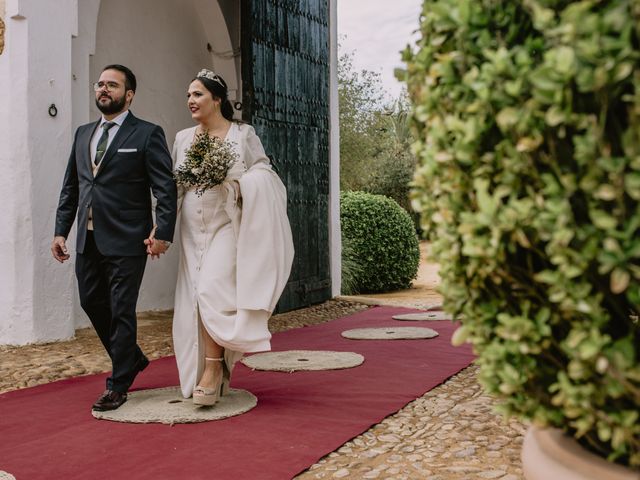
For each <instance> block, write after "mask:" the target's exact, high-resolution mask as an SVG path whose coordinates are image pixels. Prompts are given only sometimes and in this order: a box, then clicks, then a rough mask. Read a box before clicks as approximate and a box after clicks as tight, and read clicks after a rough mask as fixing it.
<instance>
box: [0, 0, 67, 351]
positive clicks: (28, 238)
mask: <svg viewBox="0 0 640 480" xmlns="http://www.w3.org/2000/svg"><path fill="white" fill-rule="evenodd" d="M5 7H6V20H5V21H6V27H7V31H6V40H7V42H6V48H5V51H4V53H3V54H2V55H1V56H0V92H1V95H2V99H1V101H0V104H2V106H3V108H2V109H1V110H0V111H1V112H2V113H1V114H0V115H1V120H0V131H1V132H2V133H1V134H0V145H2V148H0V165H1V168H2V175H0V192H2V196H3V208H2V209H0V221H1V222H2V224H3V227H4V228H3V237H4V241H3V248H2V249H1V250H0V265H1V266H2V269H1V270H0V343H27V342H34V341H43V340H53V339H59V338H68V337H70V336H71V335H73V331H74V329H73V319H72V302H73V300H72V294H73V288H72V271H71V268H70V266H69V265H59V264H56V263H55V262H54V261H53V259H52V258H51V254H50V251H49V248H50V243H51V239H52V236H53V223H54V212H55V206H56V201H55V200H54V199H56V198H57V196H58V191H59V188H60V185H59V182H58V181H55V179H56V178H58V175H56V172H58V171H59V170H60V169H61V168H63V167H62V165H64V163H66V158H67V157H68V148H69V144H70V138H71V135H72V130H71V84H70V82H69V72H70V71H71V36H72V33H74V30H75V19H76V16H75V8H76V1H75V0H60V1H57V2H56V4H55V8H42V7H43V2H42V1H39V0H7V1H6V3H5ZM52 26H55V28H52ZM53 52H55V55H54V54H53ZM51 104H55V105H56V107H57V109H58V114H57V116H56V117H51V116H50V115H49V114H48V113H47V111H48V108H49V105H51Z"/></svg>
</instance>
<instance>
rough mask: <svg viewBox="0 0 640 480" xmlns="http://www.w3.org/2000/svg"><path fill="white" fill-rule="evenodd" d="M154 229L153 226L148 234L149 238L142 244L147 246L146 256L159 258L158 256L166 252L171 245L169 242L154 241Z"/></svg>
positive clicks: (155, 226)
mask: <svg viewBox="0 0 640 480" xmlns="http://www.w3.org/2000/svg"><path fill="white" fill-rule="evenodd" d="M156 228H157V225H154V226H153V229H152V230H151V233H150V234H149V238H146V239H145V241H144V244H145V245H146V246H147V255H150V256H151V258H159V257H160V255H162V254H163V253H164V252H166V251H167V249H168V248H169V245H171V243H170V242H166V241H164V240H156Z"/></svg>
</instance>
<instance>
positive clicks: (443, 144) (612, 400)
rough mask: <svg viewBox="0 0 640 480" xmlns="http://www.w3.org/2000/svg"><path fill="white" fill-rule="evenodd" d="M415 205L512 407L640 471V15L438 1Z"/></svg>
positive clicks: (421, 68) (418, 91)
mask: <svg viewBox="0 0 640 480" xmlns="http://www.w3.org/2000/svg"><path fill="white" fill-rule="evenodd" d="M421 33H422V38H421V39H420V40H419V42H418V49H417V50H416V51H415V52H414V53H413V52H411V51H410V50H409V49H407V51H406V52H405V60H407V80H408V89H409V95H410V98H411V100H412V103H413V112H412V122H413V129H414V134H415V135H416V138H417V140H416V142H415V144H414V151H415V152H416V153H417V155H418V161H419V166H418V169H417V172H416V178H415V190H414V192H413V196H414V204H415V206H416V208H419V209H420V210H421V213H422V220H423V228H424V229H425V230H426V232H427V234H428V238H429V239H430V240H431V242H432V247H433V254H434V256H435V259H436V261H438V263H439V264H440V265H441V269H440V276H441V279H442V282H441V291H442V293H443V295H444V296H445V306H446V308H447V310H448V311H450V312H451V313H454V314H463V316H464V321H463V327H462V328H461V329H460V330H459V331H458V332H457V333H456V335H455V338H454V339H455V341H457V342H461V341H464V340H465V339H466V340H467V341H470V342H471V343H472V344H473V345H474V348H475V350H476V352H477V353H478V354H479V360H478V361H479V363H480V365H481V374H480V380H481V382H482V383H483V385H484V386H485V388H486V389H487V390H488V391H489V392H491V393H493V394H495V395H497V396H499V397H501V409H502V410H503V411H504V412H505V413H506V414H517V415H519V416H520V417H524V418H526V419H531V420H533V421H534V422H536V423H538V424H545V425H551V426H555V427H560V428H562V429H564V430H565V431H566V432H568V433H569V434H572V435H574V436H575V437H576V438H578V439H579V441H580V442H581V443H582V444H583V445H585V446H588V448H591V449H592V450H594V451H596V452H598V453H599V454H600V455H602V456H604V457H608V458H609V459H610V460H615V461H618V462H619V463H622V464H626V465H631V466H634V467H639V466H640V418H639V415H640V365H639V358H638V355H639V350H640V326H639V325H638V322H637V315H638V306H639V304H640V281H639V280H640V231H639V230H640V205H639V200H640V0H611V1H604V0H601V1H599V0H592V1H568V0H563V1H561V0H522V1H517V0H427V1H424V4H423V14H422V17H421Z"/></svg>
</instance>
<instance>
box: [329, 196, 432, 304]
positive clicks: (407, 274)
mask: <svg viewBox="0 0 640 480" xmlns="http://www.w3.org/2000/svg"><path fill="white" fill-rule="evenodd" d="M340 224H341V228H342V242H343V244H344V245H348V246H349V249H350V250H351V253H350V255H351V260H352V261H354V262H356V263H357V264H359V265H360V268H359V271H356V272H354V277H355V278H354V280H353V285H352V287H351V288H352V289H353V290H352V291H354V292H359V293H365V292H386V291H390V290H397V289H400V288H408V287H409V286H411V281H412V280H413V279H415V278H416V275H417V272H418V262H419V260H420V250H419V248H418V238H417V236H416V233H415V230H414V227H413V223H412V221H411V218H410V217H409V214H408V213H407V212H405V211H404V210H403V209H402V208H401V207H400V206H399V205H398V204H397V203H396V202H394V201H393V200H391V199H390V198H387V197H384V196H382V195H372V194H370V193H365V192H342V194H341V195H340ZM343 258H344V257H343Z"/></svg>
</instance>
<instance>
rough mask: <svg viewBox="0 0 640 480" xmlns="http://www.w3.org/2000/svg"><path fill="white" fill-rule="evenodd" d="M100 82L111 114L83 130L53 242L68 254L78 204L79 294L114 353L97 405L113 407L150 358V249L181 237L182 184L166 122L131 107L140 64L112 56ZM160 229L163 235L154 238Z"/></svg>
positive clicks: (57, 254) (105, 110) (156, 251)
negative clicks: (142, 318)
mask: <svg viewBox="0 0 640 480" xmlns="http://www.w3.org/2000/svg"><path fill="white" fill-rule="evenodd" d="M94 90H95V92H96V105H97V107H98V108H99V109H100V111H101V112H102V118H101V119H100V120H98V121H97V122H93V123H89V124H87V125H83V126H81V127H79V128H78V130H77V131H76V133H75V138H74V141H73V146H72V149H71V156H70V157H69V163H68V165H67V170H66V172H65V175H64V181H63V184H62V191H61V193H60V201H59V204H58V210H57V214H56V226H55V236H54V239H53V243H52V245H51V252H52V254H53V256H54V258H55V259H56V260H58V261H59V262H64V261H65V260H67V259H69V253H68V250H67V247H66V244H65V240H66V238H67V236H68V235H69V231H70V230H71V226H72V224H73V222H74V219H75V217H76V212H77V219H78V223H77V229H78V234H77V241H76V250H77V257H76V276H77V278H78V291H79V294H80V304H81V305H82V308H83V310H84V311H85V312H86V313H87V315H88V316H89V319H90V320H91V323H92V324H93V327H94V328H95V330H96V332H97V333H98V336H99V337H100V340H101V341H102V344H103V345H104V347H105V349H106V350H107V353H108V354H109V356H110V357H111V361H112V373H111V376H110V377H109V378H107V389H106V391H105V392H104V393H103V394H102V395H101V396H100V397H99V398H98V400H97V401H96V403H95V404H94V405H93V409H94V410H100V411H104V410H114V409H116V408H118V407H120V406H121V405H122V404H123V403H124V402H125V401H126V400H127V390H128V389H129V387H130V386H131V384H132V383H133V380H134V379H135V377H136V375H137V374H138V373H139V372H141V371H142V370H144V368H145V367H146V366H147V365H148V364H149V360H148V359H147V357H145V355H144V354H143V353H142V350H141V349H140V347H139V346H138V344H137V340H136V331H137V322H136V302H137V299H138V292H139V290H140V283H141V282H142V276H143V273H144V268H145V264H146V261H147V253H149V254H150V255H152V256H158V255H160V254H162V253H164V252H165V251H166V249H167V248H168V247H169V245H170V243H171V240H172V239H173V231H174V227H175V222H176V185H175V182H174V179H173V174H172V161H171V156H170V154H169V150H168V148H167V143H166V140H165V136H164V132H163V131H162V128H160V127H159V126H157V125H154V124H152V123H149V122H145V121H144V120H140V119H138V118H136V117H134V116H133V114H132V113H131V112H130V111H129V105H130V104H131V101H132V100H133V96H134V94H135V91H136V78H135V76H134V74H133V72H131V70H129V69H128V68H127V67H124V66H122V65H109V66H107V67H105V68H104V69H103V71H102V73H101V75H100V79H99V80H98V82H97V83H95V84H94ZM150 191H151V192H152V193H153V196H154V197H155V198H156V200H157V205H156V208H155V217H156V218H155V220H156V225H157V228H156V227H154V225H153V218H152V205H151V195H150ZM152 229H155V240H154V241H153V242H149V241H147V245H145V239H148V238H150V237H152Z"/></svg>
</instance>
